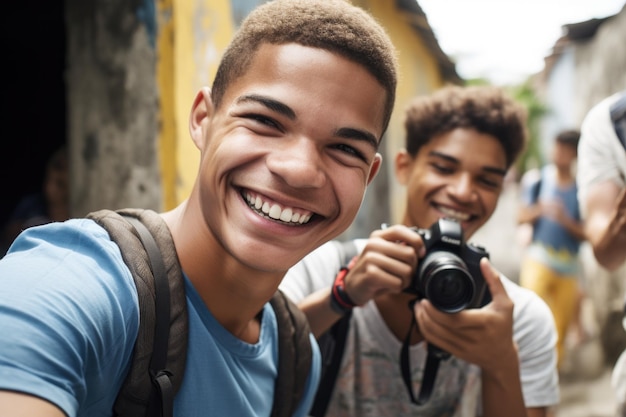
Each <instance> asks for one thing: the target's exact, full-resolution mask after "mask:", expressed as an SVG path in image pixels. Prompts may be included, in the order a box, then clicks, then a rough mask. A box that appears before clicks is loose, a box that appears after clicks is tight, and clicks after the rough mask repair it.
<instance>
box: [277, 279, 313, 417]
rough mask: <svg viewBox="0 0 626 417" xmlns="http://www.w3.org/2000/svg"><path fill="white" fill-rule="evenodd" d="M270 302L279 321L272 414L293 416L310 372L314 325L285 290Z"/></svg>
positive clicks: (279, 416) (282, 416) (279, 292)
mask: <svg viewBox="0 0 626 417" xmlns="http://www.w3.org/2000/svg"><path fill="white" fill-rule="evenodd" d="M270 304H271V305H272V308H273V309H274V313H275V314H276V321H277V324H278V352H279V355H278V376H277V378H276V383H275V388H274V403H273V408H272V414H271V417H291V416H293V414H294V413H295V411H296V409H297V408H298V405H299V404H300V402H301V401H302V398H303V396H304V390H305V387H306V382H307V379H308V377H309V374H310V373H311V363H312V355H313V351H312V349H311V340H310V334H311V329H310V327H309V322H308V320H307V318H306V316H305V315H304V313H303V312H302V311H301V310H300V309H299V308H298V307H297V306H296V305H295V304H294V303H293V302H292V301H291V300H290V299H289V298H288V297H287V296H286V295H284V294H283V293H282V291H280V290H278V291H277V292H276V293H275V294H274V296H273V297H272V299H271V300H270Z"/></svg>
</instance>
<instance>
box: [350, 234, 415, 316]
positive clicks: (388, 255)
mask: <svg viewBox="0 0 626 417" xmlns="http://www.w3.org/2000/svg"><path fill="white" fill-rule="evenodd" d="M424 252H425V248H424V242H423V241H422V238H421V237H420V235H419V234H417V233H415V231H413V230H411V229H410V228H408V227H406V226H401V225H394V226H390V227H388V228H385V229H381V230H376V231H374V232H372V234H371V235H370V237H369V239H368V241H367V243H366V245H365V248H364V250H363V252H361V254H360V255H359V258H358V260H357V261H356V263H355V265H354V266H353V267H352V268H351V270H350V272H349V273H348V275H346V278H345V285H346V288H345V290H346V292H347V293H348V295H349V296H350V298H351V299H352V300H353V301H354V302H355V303H356V304H357V305H363V304H365V303H366V302H368V301H369V300H371V299H372V298H375V297H376V296H378V295H381V294H385V293H400V292H401V291H402V290H403V289H405V288H406V287H408V286H409V285H410V283H411V278H412V275H413V271H414V270H415V269H416V267H417V262H418V258H421V257H423V256H424Z"/></svg>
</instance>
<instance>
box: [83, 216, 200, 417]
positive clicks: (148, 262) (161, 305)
mask: <svg viewBox="0 0 626 417" xmlns="http://www.w3.org/2000/svg"><path fill="white" fill-rule="evenodd" d="M87 218H91V219H93V220H94V221H96V222H97V223H98V224H99V225H100V226H102V227H103V228H104V229H106V230H107V232H108V233H109V236H110V237H111V240H113V241H114V242H115V243H116V244H117V245H118V246H119V248H120V252H121V254H122V258H123V259H124V262H125V263H126V265H127V266H128V268H129V269H130V271H131V274H132V276H133V279H134V281H135V286H136V287H137V295H138V298H139V320H140V323H139V333H138V335H137V341H136V342H135V346H134V349H133V358H132V362H131V367H130V370H129V372H128V374H127V376H126V379H125V381H124V383H123V385H122V388H121V390H120V392H119V393H118V396H117V399H116V401H115V404H114V410H113V411H114V415H115V416H120V417H136V416H163V417H167V416H171V415H172V413H173V398H174V394H175V393H176V392H177V391H178V389H179V388H180V385H181V383H182V379H183V373H184V370H185V362H186V358H187V337H188V333H189V330H188V322H187V304H186V303H187V300H186V296H185V286H184V281H183V276H182V270H181V267H180V263H179V261H178V256H177V255H176V248H175V246H174V242H173V240H172V237H171V235H170V232H169V229H168V227H167V225H166V224H165V222H164V221H163V219H162V218H161V216H159V215H158V214H157V213H155V212H154V211H151V210H141V209H124V210H118V211H117V212H115V211H111V210H100V211H97V212H93V213H90V214H88V215H87ZM152 323H154V325H149V324H152Z"/></svg>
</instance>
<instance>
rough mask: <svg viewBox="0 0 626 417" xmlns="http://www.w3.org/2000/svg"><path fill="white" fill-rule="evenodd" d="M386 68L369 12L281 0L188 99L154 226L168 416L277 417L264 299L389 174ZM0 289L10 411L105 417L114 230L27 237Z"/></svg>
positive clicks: (133, 308) (117, 372) (257, 18)
mask: <svg viewBox="0 0 626 417" xmlns="http://www.w3.org/2000/svg"><path fill="white" fill-rule="evenodd" d="M396 65H397V64H396V60H395V56H394V49H393V46H392V44H391V42H390V40H389V38H388V37H387V35H386V34H385V32H384V30H383V29H382V28H381V27H380V26H379V25H378V24H377V23H376V22H375V21H374V20H373V19H372V18H371V16H369V15H368V14H367V13H365V12H364V11H363V10H362V9H359V8H357V7H354V6H351V5H350V4H349V3H347V2H344V1H329V0H320V1H295V0H289V1H282V0H276V1H272V2H268V3H266V4H264V5H262V6H260V7H259V8H257V9H255V11H253V12H252V13H251V15H250V16H249V17H248V18H247V19H246V20H245V21H244V23H243V24H242V26H241V28H240V30H239V31H238V33H237V34H236V36H235V38H234V39H233V41H232V43H231V45H230V46H229V48H228V49H227V51H226V52H225V54H224V57H223V59H222V62H221V64H220V67H219V69H218V72H217V75H216V78H215V81H214V84H213V88H212V90H210V89H208V88H203V89H202V90H201V91H200V92H199V93H198V95H197V97H196V99H195V101H194V102H193V106H192V109H191V115H190V119H189V130H190V133H191V139H192V140H193V142H194V144H195V145H196V146H197V148H198V149H199V151H200V156H201V158H200V167H199V171H198V176H197V180H196V182H195V184H194V187H193V190H192V192H191V195H190V196H189V198H188V199H187V200H185V201H184V202H183V203H182V204H181V205H180V206H178V207H177V208H175V209H174V210H172V211H170V212H167V213H163V214H162V218H163V219H164V220H165V222H166V224H167V227H168V229H169V232H170V233H171V236H172V238H173V242H174V244H175V247H176V252H177V255H178V258H179V261H180V264H181V266H182V270H183V272H184V279H185V290H186V297H187V309H188V312H189V340H188V351H187V362H186V363H187V366H186V370H185V373H184V379H183V381H182V386H181V388H180V391H179V392H178V394H177V396H176V398H175V401H174V415H175V416H185V417H193V416H206V415H211V416H226V415H230V416H238V417H239V416H242V417H243V416H258V415H270V412H271V410H272V402H273V398H274V394H273V393H274V383H275V379H276V374H277V361H278V358H277V356H278V355H277V344H278V334H277V329H276V327H277V324H276V317H275V314H274V311H273V309H272V306H271V305H270V304H269V303H268V300H270V298H271V297H272V295H273V294H274V293H275V291H276V290H277V288H278V285H279V283H280V281H281V279H282V278H283V276H284V274H285V272H286V271H287V270H288V268H290V267H291V266H293V265H294V264H295V263H296V262H298V261H299V260H300V259H301V258H302V257H303V256H305V255H306V254H307V253H309V252H311V251H312V250H313V249H315V248H317V247H318V246H319V245H321V244H322V243H324V242H326V241H328V240H329V239H332V238H334V237H336V236H337V235H338V234H340V233H341V232H342V231H343V230H345V229H346V228H347V227H348V225H349V224H350V223H351V222H352V220H353V219H354V217H355V215H356V212H357V210H358V208H359V205H360V203H361V201H362V198H363V194H364V192H365V189H366V186H367V185H368V184H369V182H370V181H371V180H372V178H373V177H374V175H375V174H376V172H377V170H378V168H379V165H380V162H381V158H380V155H379V154H378V153H377V148H378V144H379V141H380V140H381V138H382V135H383V133H384V131H385V129H386V127H387V124H388V121H389V118H390V114H391V111H392V108H393V103H394V97H395V87H396ZM0 277H1V278H0V282H1V284H0V328H2V329H3V335H2V343H0V404H2V407H1V409H2V412H1V413H2V415H3V416H18V415H28V416H35V417H36V416H49V417H54V416H59V417H60V416H64V415H67V416H72V417H73V416H89V417H94V416H110V415H112V407H113V403H114V400H115V398H116V395H117V393H118V391H119V389H120V386H121V384H122V382H123V380H124V378H125V376H126V373H127V372H128V368H129V363H130V360H131V353H132V349H133V346H134V344H135V340H136V338H137V334H138V323H139V308H138V303H137V291H136V289H135V285H134V282H133V278H132V277H131V273H130V271H129V269H128V267H127V266H126V264H125V263H124V261H123V259H122V255H121V253H120V250H119V248H118V246H117V245H116V244H115V243H114V242H113V241H112V240H111V239H110V237H109V236H108V234H107V232H106V231H105V230H104V229H103V228H102V227H100V226H99V225H98V224H96V223H95V222H94V221H92V220H90V219H73V220H70V221H68V222H65V223H54V224H51V225H47V226H42V227H37V228H33V229H29V230H28V231H26V232H24V233H22V235H21V236H20V237H18V239H17V240H16V242H15V243H14V245H13V246H12V248H11V250H10V252H9V254H8V255H7V256H6V257H5V258H4V259H3V260H2V261H0ZM42 318H43V320H42ZM311 345H312V348H313V352H314V354H313V361H312V365H311V372H310V374H309V377H308V382H307V385H306V390H305V391H306V392H305V395H304V396H303V399H302V401H301V402H300V403H299V406H298V407H297V410H296V412H295V413H294V414H293V415H296V416H304V415H306V414H307V412H308V409H309V406H310V404H311V402H312V398H313V395H314V393H315V390H316V388H317V384H318V380H319V351H318V350H317V347H316V344H315V342H314V340H313V337H312V336H311ZM294 372H295V371H294Z"/></svg>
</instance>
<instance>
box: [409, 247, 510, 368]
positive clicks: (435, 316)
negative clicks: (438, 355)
mask: <svg viewBox="0 0 626 417" xmlns="http://www.w3.org/2000/svg"><path fill="white" fill-rule="evenodd" d="M480 268H481V272H482V274H483V276H484V278H485V281H486V282H487V285H488V287H489V290H490V291H491V296H492V301H491V302H490V303H489V304H487V305H486V306H484V307H482V308H479V309H466V310H463V311H461V312H459V313H455V314H449V313H445V312H442V311H440V310H438V309H437V308H435V307H434V306H433V305H432V303H431V302H430V301H428V300H427V299H424V300H421V301H419V302H417V303H416V304H415V317H416V319H417V322H418V325H419V330H420V333H421V334H422V336H423V337H424V338H425V339H426V340H427V341H429V342H431V343H433V344H435V345H437V346H438V347H440V348H441V349H443V350H445V351H447V352H449V353H451V354H452V355H454V356H456V357H458V358H460V359H463V360H465V361H467V362H470V363H473V364H475V365H478V366H479V367H480V368H481V369H482V371H483V373H494V374H497V373H500V372H503V371H505V370H506V369H508V368H509V366H507V364H508V365H511V364H512V363H515V365H517V360H518V359H517V349H516V347H515V343H514V341H513V302H512V301H511V299H510V298H509V296H508V295H507V293H506V290H505V289H504V287H503V285H502V282H501V280H500V274H499V273H498V271H496V270H495V269H494V268H493V267H492V266H491V264H490V263H489V261H488V260H487V258H483V259H482V260H481V262H480Z"/></svg>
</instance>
